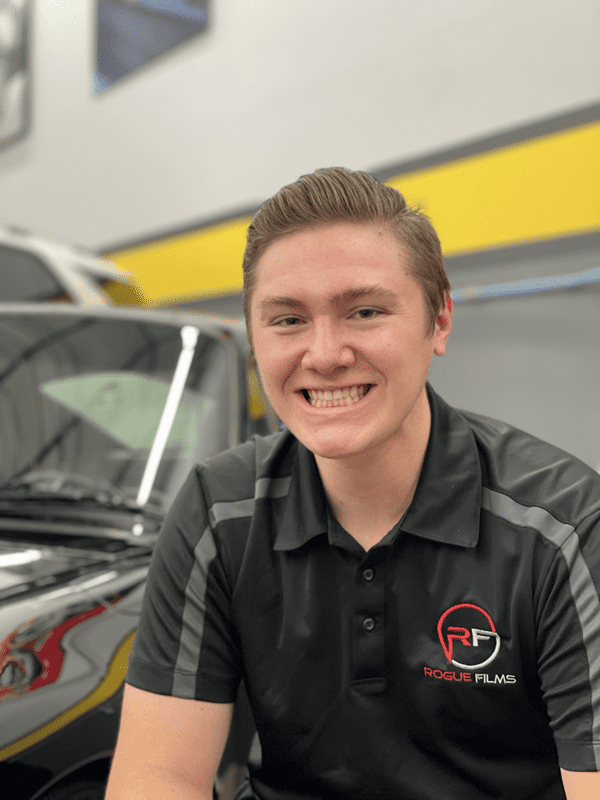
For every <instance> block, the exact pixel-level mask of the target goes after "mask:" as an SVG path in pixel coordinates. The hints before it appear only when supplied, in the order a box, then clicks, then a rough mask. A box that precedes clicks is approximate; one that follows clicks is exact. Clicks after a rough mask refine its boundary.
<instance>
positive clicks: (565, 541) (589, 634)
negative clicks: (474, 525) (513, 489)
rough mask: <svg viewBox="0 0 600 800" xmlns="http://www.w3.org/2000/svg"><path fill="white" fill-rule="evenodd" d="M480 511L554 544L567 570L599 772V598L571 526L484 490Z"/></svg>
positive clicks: (537, 508) (540, 511) (544, 512)
mask: <svg viewBox="0 0 600 800" xmlns="http://www.w3.org/2000/svg"><path fill="white" fill-rule="evenodd" d="M481 505H482V507H483V508H485V509H487V510H488V511H491V512H492V513H493V514H496V515H497V516H499V517H502V518H503V519H506V520H507V521H509V522H512V523H513V524H515V525H519V526H521V527H528V528H533V529H534V530H537V531H539V533H541V535H542V536H544V537H545V538H546V539H548V540H549V541H551V542H552V543H553V544H555V545H557V546H558V547H559V548H560V550H561V552H562V556H563V558H564V560H565V562H566V564H567V567H568V569H569V576H570V577H569V581H570V584H571V594H572V596H573V601H574V603H575V609H576V611H577V614H578V616H579V621H580V624H581V630H582V635H583V642H584V646H585V649H586V653H587V659H588V665H589V682H590V692H591V707H592V737H593V740H594V742H595V743H596V744H595V745H594V756H595V759H596V769H599V770H600V744H598V743H600V644H599V643H600V599H599V598H598V594H597V592H596V589H595V587H594V582H593V580H592V576H591V574H590V570H589V567H588V565H587V564H586V562H585V559H584V557H583V555H582V553H581V550H580V547H579V537H578V536H577V533H576V532H575V528H574V527H573V526H572V525H567V524H566V523H563V522H560V521H559V520H557V519H556V518H555V517H553V516H552V514H550V512H549V511H546V509H544V508H540V507H539V506H524V505H521V504H520V503H518V502H517V501H516V500H513V499H512V498H511V497H508V496H507V495H504V494H500V493H499V492H494V491H492V490H491V489H487V488H484V489H483V495H482V500H481Z"/></svg>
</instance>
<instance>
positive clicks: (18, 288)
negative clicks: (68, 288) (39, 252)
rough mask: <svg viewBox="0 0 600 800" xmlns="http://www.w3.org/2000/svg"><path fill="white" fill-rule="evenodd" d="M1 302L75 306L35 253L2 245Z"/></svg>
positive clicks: (0, 268)
mask: <svg viewBox="0 0 600 800" xmlns="http://www.w3.org/2000/svg"><path fill="white" fill-rule="evenodd" d="M0 300H2V301H3V302H10V301H20V302H29V301H34V302H37V301H46V300H63V301H67V302H72V301H73V298H72V297H70V296H69V295H68V294H67V293H66V292H65V290H64V287H62V286H61V285H60V284H59V283H58V281H57V280H56V279H55V278H54V276H53V275H52V273H51V272H50V270H49V269H48V268H47V267H46V265H45V264H44V263H43V262H42V261H41V260H40V259H39V258H38V257H37V256H35V255H34V254H33V253H29V252H27V251H26V250H18V249H17V248H15V247H7V246H6V245H0Z"/></svg>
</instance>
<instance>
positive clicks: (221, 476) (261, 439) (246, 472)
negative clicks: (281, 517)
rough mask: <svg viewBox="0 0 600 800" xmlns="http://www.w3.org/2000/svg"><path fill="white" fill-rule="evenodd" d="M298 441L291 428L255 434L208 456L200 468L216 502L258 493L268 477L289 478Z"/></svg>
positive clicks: (198, 469)
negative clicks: (244, 440)
mask: <svg viewBox="0 0 600 800" xmlns="http://www.w3.org/2000/svg"><path fill="white" fill-rule="evenodd" d="M296 446H297V442H296V440H295V439H294V437H293V436H292V435H291V434H290V433H289V432H288V431H287V430H283V431H279V432H276V433H272V434H269V435H268V436H254V437H252V439H249V440H248V441H247V442H244V443H242V444H239V445H236V446H235V447H232V448H230V449H229V450H224V451H223V452H221V453H218V454H216V455H214V456H211V457H210V458H208V459H207V460H206V461H205V462H204V463H203V464H201V465H199V466H198V467H197V471H198V475H199V478H200V481H201V483H202V484H203V486H204V487H205V489H206V490H208V492H209V494H210V496H211V500H212V501H213V502H235V501H237V500H243V499H246V498H251V497H254V496H255V492H256V490H257V485H258V486H259V487H260V486H261V485H263V484H264V482H265V481H268V480H277V479H278V478H284V477H288V476H289V474H290V471H291V467H290V464H291V463H292V461H293V457H294V453H295V450H296Z"/></svg>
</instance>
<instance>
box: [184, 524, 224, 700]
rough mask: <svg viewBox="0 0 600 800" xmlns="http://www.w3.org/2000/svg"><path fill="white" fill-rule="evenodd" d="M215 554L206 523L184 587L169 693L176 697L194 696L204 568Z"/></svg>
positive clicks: (202, 613) (211, 535) (203, 592)
mask: <svg viewBox="0 0 600 800" xmlns="http://www.w3.org/2000/svg"><path fill="white" fill-rule="evenodd" d="M216 555H217V548H216V545H215V540H214V537H213V533H212V531H211V529H210V526H207V527H206V529H205V531H204V533H203V534H202V536H201V537H200V540H199V542H198V544H197V545H196V547H195V549H194V566H193V567H192V570H191V572H190V577H189V579H188V582H187V584H186V587H185V604H184V607H183V615H182V619H181V622H182V625H181V636H180V639H179V651H178V653H177V660H176V662H175V673H174V676H173V694H174V695H175V696H176V697H184V698H194V697H195V695H196V670H197V669H198V661H199V659H200V648H201V646H202V637H203V634H204V616H205V613H206V586H207V579H208V570H209V569H210V565H211V564H212V562H213V561H214V559H215V556H216Z"/></svg>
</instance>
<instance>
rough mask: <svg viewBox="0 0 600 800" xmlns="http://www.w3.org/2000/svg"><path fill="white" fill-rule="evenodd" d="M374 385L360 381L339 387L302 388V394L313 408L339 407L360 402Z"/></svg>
mask: <svg viewBox="0 0 600 800" xmlns="http://www.w3.org/2000/svg"><path fill="white" fill-rule="evenodd" d="M372 385H373V384H371V383H360V384H356V385H354V386H343V387H340V388H338V389H302V394H303V395H304V397H305V399H306V400H307V401H308V402H309V403H310V404H311V406H312V407H313V408H337V407H338V406H352V405H354V404H355V403H358V401H359V400H362V398H363V397H364V396H365V395H366V394H367V392H368V391H369V389H370V388H371V386H372Z"/></svg>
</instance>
